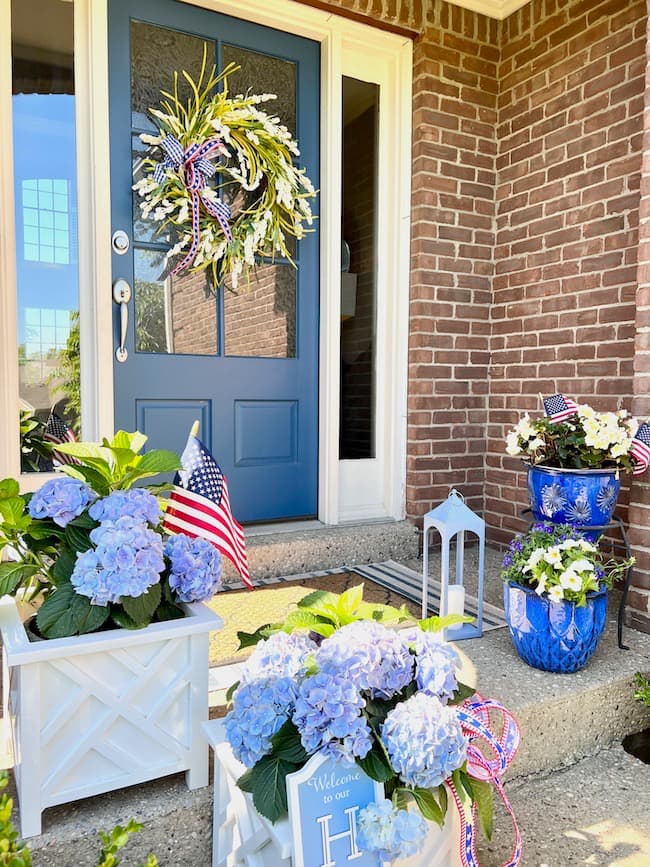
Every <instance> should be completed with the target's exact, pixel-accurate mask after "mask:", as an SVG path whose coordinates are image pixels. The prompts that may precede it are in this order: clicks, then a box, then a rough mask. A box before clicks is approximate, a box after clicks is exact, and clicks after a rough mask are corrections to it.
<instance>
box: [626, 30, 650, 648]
mask: <svg viewBox="0 0 650 867" xmlns="http://www.w3.org/2000/svg"><path fill="white" fill-rule="evenodd" d="M647 44H648V40H646V45H647ZM646 50H647V49H646ZM639 218H640V219H639V268H638V288H637V293H636V323H635V324H636V338H635V359H634V378H633V387H634V399H633V403H632V409H633V412H635V413H636V414H637V415H638V416H640V417H642V418H650V62H648V60H646V69H645V111H644V135H643V162H642V169H641V200H640V206H639ZM629 516H630V543H631V544H632V546H633V548H634V553H635V555H636V560H637V562H636V566H635V577H634V582H633V583H634V589H633V590H632V591H631V592H630V594H629V597H628V598H629V606H628V610H627V617H628V624H629V625H632V626H636V627H638V628H641V629H643V630H644V631H645V632H650V539H649V538H648V527H649V526H650V478H649V477H648V475H647V474H646V475H644V476H640V477H639V479H638V480H635V481H634V484H633V486H632V490H631V493H630V510H629Z"/></svg>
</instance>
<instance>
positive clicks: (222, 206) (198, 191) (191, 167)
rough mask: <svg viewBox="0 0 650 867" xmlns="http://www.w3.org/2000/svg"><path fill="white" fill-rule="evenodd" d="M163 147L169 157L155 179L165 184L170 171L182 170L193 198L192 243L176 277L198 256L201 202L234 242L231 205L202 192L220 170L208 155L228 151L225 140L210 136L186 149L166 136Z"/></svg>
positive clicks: (172, 274) (227, 236)
mask: <svg viewBox="0 0 650 867" xmlns="http://www.w3.org/2000/svg"><path fill="white" fill-rule="evenodd" d="M160 147H161V148H162V150H163V152H164V153H165V159H164V160H163V161H162V162H160V163H158V164H157V165H156V167H155V168H154V173H153V176H154V180H155V181H156V182H157V183H159V184H160V183H162V182H163V181H164V180H165V174H166V172H167V170H168V169H173V170H174V171H175V172H178V174H179V176H180V177H181V179H182V181H183V183H184V184H185V186H186V188H187V190H188V192H189V194H190V197H191V200H192V243H191V245H190V249H189V251H188V253H187V255H186V256H185V258H184V259H183V261H182V262H179V264H178V265H176V267H175V268H174V269H173V271H172V272H171V276H172V277H173V276H174V275H176V274H178V272H179V271H182V270H183V269H184V268H186V267H188V266H189V265H190V264H191V263H192V262H193V261H194V257H195V256H196V251H197V250H198V247H199V220H200V216H201V204H203V207H204V208H205V210H206V211H207V212H208V213H209V214H210V215H211V216H213V217H215V218H216V219H217V221H218V222H219V225H220V226H221V229H222V231H223V234H224V237H225V238H226V240H227V241H228V242H230V241H232V232H231V230H230V225H229V220H230V208H229V207H228V205H227V204H226V203H225V202H223V201H222V200H221V199H216V200H210V199H208V198H207V197H205V196H203V195H202V190H203V189H204V187H205V185H206V182H207V181H208V180H209V179H210V178H211V177H212V175H213V174H214V173H215V171H216V169H215V167H214V166H213V164H212V163H211V162H210V160H209V159H208V157H209V156H210V154H213V153H215V152H217V151H219V152H221V153H225V148H224V145H223V142H222V141H221V139H219V138H209V139H207V140H206V141H204V142H203V144H198V143H195V144H192V145H190V146H189V147H188V148H187V149H186V150H183V146H182V144H181V143H180V142H179V140H178V139H177V138H176V137H175V136H173V135H167V136H165V138H164V139H163V140H162V141H161V142H160ZM181 169H183V171H182V172H181Z"/></svg>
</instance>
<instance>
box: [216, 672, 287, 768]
mask: <svg viewBox="0 0 650 867" xmlns="http://www.w3.org/2000/svg"><path fill="white" fill-rule="evenodd" d="M296 695H297V686H296V683H295V681H294V680H293V678H291V677H267V678H262V679H259V680H254V681H251V682H250V683H245V684H242V685H241V686H239V687H238V688H237V690H236V692H235V694H234V696H233V709H232V710H231V711H230V712H229V713H228V715H227V716H226V719H225V726H226V736H227V738H228V741H229V743H230V746H231V747H232V751H233V753H234V754H235V756H236V757H237V758H238V759H239V761H240V762H242V763H243V764H244V765H246V767H248V768H252V767H253V765H254V764H255V763H256V762H258V761H259V760H260V759H261V758H262V757H263V756H265V755H267V754H268V753H270V752H271V738H272V737H273V735H274V734H275V733H276V732H277V731H278V730H279V729H281V728H282V726H283V725H284V723H285V722H286V721H287V720H288V719H289V716H290V715H291V711H292V710H293V706H294V702H295V700H296Z"/></svg>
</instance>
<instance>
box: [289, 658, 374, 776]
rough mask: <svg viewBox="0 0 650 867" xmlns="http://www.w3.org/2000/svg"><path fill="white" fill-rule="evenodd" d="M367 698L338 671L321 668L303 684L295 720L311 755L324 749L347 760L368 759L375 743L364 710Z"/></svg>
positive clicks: (294, 714) (294, 715)
mask: <svg viewBox="0 0 650 867" xmlns="http://www.w3.org/2000/svg"><path fill="white" fill-rule="evenodd" d="M363 707H365V701H364V700H363V698H362V697H361V695H360V693H359V690H358V689H357V687H356V686H355V685H354V684H353V683H352V681H351V680H350V679H349V678H348V677H346V676H345V675H344V674H341V673H339V672H337V671H325V670H323V671H319V672H318V673H317V674H314V675H312V676H311V677H308V678H306V679H305V680H304V681H303V682H302V684H301V685H300V689H299V692H298V698H297V699H296V707H295V710H294V713H293V722H294V724H295V726H296V728H297V729H298V731H299V732H300V740H301V741H302V745H303V747H304V748H305V749H306V750H307V752H308V753H309V754H310V755H311V754H312V753H315V752H318V750H320V749H322V750H323V751H324V752H325V753H326V754H328V755H332V756H334V757H336V758H341V759H344V760H346V761H350V762H351V761H353V760H354V758H355V757H358V758H364V756H366V755H367V754H368V753H369V752H370V748H371V746H372V741H371V732H370V728H369V726H368V723H367V722H366V719H365V717H362V716H361V709H362V708H363Z"/></svg>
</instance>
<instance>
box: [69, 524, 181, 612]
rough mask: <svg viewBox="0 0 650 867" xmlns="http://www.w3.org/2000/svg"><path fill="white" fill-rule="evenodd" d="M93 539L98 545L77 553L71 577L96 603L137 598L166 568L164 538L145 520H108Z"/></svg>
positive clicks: (82, 593) (91, 535)
mask: <svg viewBox="0 0 650 867" xmlns="http://www.w3.org/2000/svg"><path fill="white" fill-rule="evenodd" d="M90 540H91V542H93V543H94V545H96V548H94V549H92V548H91V549H90V550H89V551H85V552H84V553H83V554H78V555H77V561H76V563H75V567H74V570H73V572H72V575H71V577H70V580H71V581H72V584H73V586H74V588H75V590H76V591H77V593H80V594H81V595H82V596H88V597H89V598H90V601H91V602H92V603H93V605H108V603H109V602H115V603H118V602H120V600H121V599H122V597H123V596H132V597H134V598H137V597H138V596H142V595H143V593H146V592H147V590H148V589H149V588H150V587H151V586H152V585H153V584H156V583H157V582H158V581H159V580H160V573H161V572H162V571H163V570H164V568H165V562H164V560H163V550H162V539H161V537H160V536H159V535H158V533H155V532H154V531H153V530H150V529H149V528H148V527H147V525H146V524H144V523H142V522H141V521H136V520H135V518H130V517H123V518H118V519H117V521H106V522H104V523H102V524H100V525H99V527H96V528H95V529H94V530H92V531H91V533H90Z"/></svg>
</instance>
